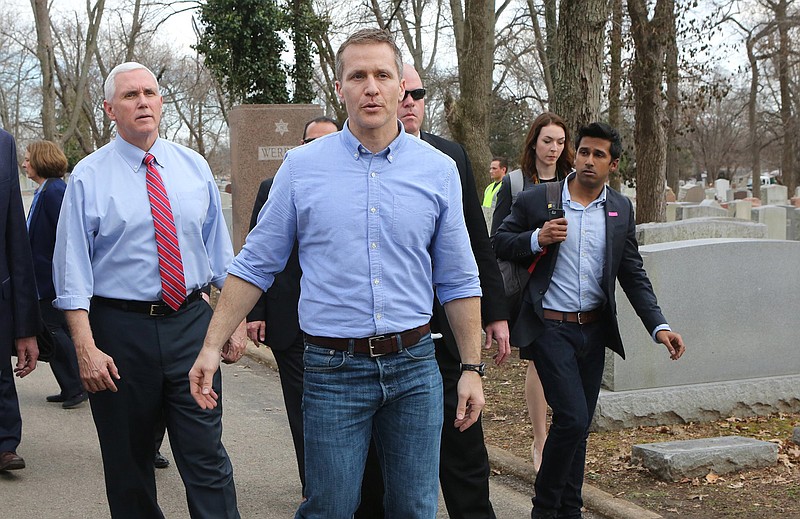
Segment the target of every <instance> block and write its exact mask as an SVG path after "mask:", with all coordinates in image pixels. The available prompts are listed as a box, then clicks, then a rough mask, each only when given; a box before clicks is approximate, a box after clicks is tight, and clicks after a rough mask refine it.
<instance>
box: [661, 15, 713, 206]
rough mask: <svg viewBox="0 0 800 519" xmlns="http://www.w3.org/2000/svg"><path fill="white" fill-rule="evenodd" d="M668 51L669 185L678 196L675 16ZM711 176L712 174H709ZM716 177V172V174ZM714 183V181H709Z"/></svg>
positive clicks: (667, 131)
mask: <svg viewBox="0 0 800 519" xmlns="http://www.w3.org/2000/svg"><path fill="white" fill-rule="evenodd" d="M666 37H667V49H666V63H665V66H664V68H665V72H666V76H667V114H666V115H667V118H666V123H667V124H666V133H667V172H666V174H667V185H668V186H669V187H670V188H672V192H673V193H675V195H677V194H678V180H679V177H680V171H679V169H678V144H677V142H676V141H677V140H678V125H679V121H678V117H679V108H680V102H681V101H680V92H679V90H678V81H679V80H680V77H679V72H678V38H677V28H676V27H675V15H674V13H673V15H672V16H670V27H669V30H668V32H667V34H666ZM709 174H710V173H709ZM714 175H716V172H714ZM709 180H711V181H713V180H714V179H713V178H711V179H709Z"/></svg>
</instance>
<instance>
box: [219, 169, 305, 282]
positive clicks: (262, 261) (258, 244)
mask: <svg viewBox="0 0 800 519" xmlns="http://www.w3.org/2000/svg"><path fill="white" fill-rule="evenodd" d="M296 213H297V209H296V207H295V205H294V202H293V193H292V184H291V159H290V158H289V157H288V156H287V158H286V159H285V161H284V163H283V164H282V165H281V167H280V169H279V170H278V173H277V174H276V175H275V180H274V182H273V184H272V189H271V190H270V196H269V199H268V200H267V202H266V204H264V208H263V209H262V210H261V213H260V214H259V216H258V222H257V223H256V226H255V227H253V229H252V230H251V231H250V233H249V234H248V235H247V238H246V240H245V244H244V247H242V250H241V251H240V252H239V254H237V255H236V257H235V258H234V260H233V263H232V264H231V267H230V269H229V270H228V272H229V273H230V274H233V275H234V276H236V277H238V278H241V279H243V280H245V281H247V282H248V283H251V284H253V285H256V286H257V287H259V288H261V290H263V291H265V292H266V291H267V290H268V289H269V287H271V286H272V283H273V281H274V280H275V274H277V273H278V272H280V271H282V270H283V268H284V266H285V265H286V261H287V260H288V259H289V254H291V252H292V247H293V245H294V241H295V238H296V236H297V216H296Z"/></svg>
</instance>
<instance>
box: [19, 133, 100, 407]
mask: <svg viewBox="0 0 800 519" xmlns="http://www.w3.org/2000/svg"><path fill="white" fill-rule="evenodd" d="M22 168H23V169H24V170H25V172H26V173H27V175H28V178H30V179H31V180H33V181H34V182H36V183H37V184H39V187H38V188H37V189H36V192H35V193H34V195H33V203H32V204H31V209H30V212H29V213H28V237H29V239H30V242H31V251H32V252H33V268H34V272H35V274H36V288H37V290H38V291H39V308H40V310H41V312H42V319H43V320H44V322H45V325H47V328H48V329H49V330H50V332H52V334H53V338H54V341H55V344H56V353H55V356H54V357H53V359H52V360H51V361H50V367H51V368H52V370H53V375H55V377H56V381H57V382H58V385H59V387H60V388H61V391H60V392H59V393H57V394H55V395H50V396H48V397H47V401H48V402H59V403H61V407H63V408H64V409H73V408H75V407H78V406H79V405H81V404H82V403H83V402H84V401H85V400H86V399H87V398H88V395H87V393H86V391H85V390H84V389H83V384H82V383H81V378H80V373H79V372H78V359H77V356H76V354H75V346H74V345H73V344H72V339H71V338H70V336H69V330H68V329H67V322H66V320H65V318H64V314H63V313H62V312H61V311H60V310H57V309H55V308H53V305H52V301H53V300H54V299H55V298H56V293H55V289H54V288H53V248H54V247H55V243H56V226H57V225H58V215H59V212H60V211H61V201H62V200H63V199H64V190H65V189H66V188H67V185H66V183H65V182H64V180H63V177H64V175H65V174H66V173H67V157H66V156H65V155H64V152H63V151H61V149H60V148H59V147H58V146H57V145H56V144H55V143H52V142H50V141H36V142H33V143H31V144H30V145H29V146H28V149H27V150H25V162H23V163H22Z"/></svg>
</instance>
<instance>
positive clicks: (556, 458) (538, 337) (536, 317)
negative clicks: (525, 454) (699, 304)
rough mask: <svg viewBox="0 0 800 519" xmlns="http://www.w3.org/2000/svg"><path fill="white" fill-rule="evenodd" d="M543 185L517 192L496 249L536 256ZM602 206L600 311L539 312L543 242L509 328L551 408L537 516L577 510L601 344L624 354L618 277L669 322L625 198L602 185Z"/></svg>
mask: <svg viewBox="0 0 800 519" xmlns="http://www.w3.org/2000/svg"><path fill="white" fill-rule="evenodd" d="M561 185H562V186H563V181H562V182H561ZM546 191H547V189H546V187H545V186H544V185H537V186H534V187H532V188H531V189H530V190H527V191H523V192H521V193H520V194H519V196H518V198H517V200H516V202H515V203H514V205H513V207H512V209H511V214H510V215H509V216H508V217H507V218H506V219H505V220H504V221H503V223H502V224H501V225H500V227H499V228H498V230H497V233H496V234H495V235H494V237H493V240H494V247H495V251H496V252H497V255H498V257H500V258H504V259H509V260H520V261H522V262H525V263H526V264H530V262H531V260H532V259H533V257H534V255H533V254H532V253H531V246H530V240H531V235H532V233H533V231H534V230H535V229H537V228H541V227H542V226H543V225H544V223H545V222H546V221H547V220H548V214H547V200H546ZM603 210H604V213H605V223H606V251H605V264H604V268H603V276H602V279H601V280H600V285H601V287H602V290H603V293H604V295H605V300H606V303H605V305H604V307H603V315H602V317H601V318H600V319H599V320H598V321H594V322H592V323H590V324H584V325H581V324H577V323H562V322H556V321H549V320H545V319H544V316H543V304H542V301H543V299H544V296H545V294H546V293H547V290H548V288H549V286H550V281H551V278H552V274H553V269H554V268H555V264H556V261H557V259H558V256H559V250H560V249H559V245H558V244H555V245H550V246H548V251H547V254H545V255H544V256H542V257H541V260H540V261H539V263H538V264H537V266H536V268H535V270H534V272H533V275H532V276H531V280H530V283H529V284H528V286H527V290H526V291H525V293H524V294H523V301H522V305H521V309H520V311H519V315H518V316H517V319H516V322H515V324H514V327H513V329H512V331H511V342H512V344H515V345H518V346H520V347H521V348H523V349H524V350H527V352H528V353H530V354H529V355H528V354H526V355H525V357H526V358H532V359H533V361H534V362H535V364H536V368H537V371H538V372H539V377H540V378H541V381H542V386H543V388H544V393H545V397H546V398H547V402H548V403H549V404H550V407H551V408H552V409H553V421H552V425H551V427H550V433H549V435H548V437H547V442H546V444H545V447H544V452H543V457H542V467H541V470H540V471H539V474H538V476H537V478H536V483H535V489H536V496H535V497H534V499H533V503H534V509H535V511H536V512H538V514H537V517H538V516H543V515H542V514H546V513H551V514H557V516H558V517H564V518H577V517H581V515H580V514H581V512H580V510H581V506H582V504H583V501H582V499H581V487H582V484H583V474H584V466H585V460H586V438H587V437H588V434H589V425H590V424H591V421H592V416H593V413H594V409H595V406H596V404H597V396H598V393H599V391H600V382H601V379H602V374H603V364H604V352H605V349H604V347H608V348H611V349H612V350H613V351H615V352H616V353H618V354H619V355H620V356H622V357H623V358H624V355H625V352H624V350H623V347H622V340H621V339H620V334H619V326H618V324H617V312H616V299H615V294H614V291H615V288H616V286H615V282H616V280H619V283H620V286H622V288H623V290H624V291H625V294H626V295H627V297H628V299H629V300H630V302H631V305H632V306H633V308H634V309H635V310H636V313H637V314H638V315H639V317H640V319H641V320H642V322H643V323H644V325H645V327H646V328H647V330H648V331H649V332H651V333H652V331H653V330H654V329H655V328H656V327H657V326H658V325H660V324H665V323H666V322H667V321H666V319H665V318H664V316H663V315H662V314H661V310H660V309H659V307H658V304H657V302H656V297H655V294H654V293H653V288H652V285H651V284H650V281H649V280H648V278H647V274H646V273H645V271H644V269H643V267H642V258H641V256H640V255H639V251H638V245H637V243H636V235H635V232H636V225H635V223H634V216H633V207H632V205H631V203H630V201H629V200H628V199H627V198H625V197H624V196H622V195H621V194H619V193H618V192H616V191H614V190H612V189H610V188H608V189H607V191H606V203H605V207H604V209H603ZM568 232H569V231H568ZM554 516H555V515H554Z"/></svg>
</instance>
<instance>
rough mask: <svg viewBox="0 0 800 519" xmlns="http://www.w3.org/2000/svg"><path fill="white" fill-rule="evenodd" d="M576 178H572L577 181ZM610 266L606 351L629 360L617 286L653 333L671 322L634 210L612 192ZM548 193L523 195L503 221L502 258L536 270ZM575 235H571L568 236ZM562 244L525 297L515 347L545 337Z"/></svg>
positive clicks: (606, 273)
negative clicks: (647, 263) (648, 268)
mask: <svg viewBox="0 0 800 519" xmlns="http://www.w3.org/2000/svg"><path fill="white" fill-rule="evenodd" d="M573 177H574V175H570V177H568V178H573ZM563 182H564V181H562V182H560V184H561V185H562V186H563ZM605 213H606V261H605V266H604V268H603V279H602V282H601V286H602V287H603V292H604V293H605V296H606V300H607V304H606V306H605V309H604V310H605V313H606V316H605V317H604V320H605V322H606V323H607V325H608V339H607V340H608V342H607V344H606V345H605V346H607V347H609V348H611V349H612V350H614V351H615V352H617V353H618V354H619V355H620V356H621V357H622V358H625V350H624V349H623V347H622V339H621V338H620V335H619V325H618V323H617V306H616V299H615V295H614V292H615V289H616V284H615V282H616V280H619V283H620V286H622V288H623V290H624V291H625V295H627V296H628V299H629V300H630V302H631V305H632V306H633V308H634V310H636V313H637V314H638V315H639V318H640V319H641V320H642V323H643V324H644V326H645V328H647V331H648V332H651V333H652V331H653V330H654V329H655V327H656V326H658V325H660V324H665V323H666V322H667V320H666V319H665V318H664V316H663V315H662V313H661V309H660V308H659V307H658V303H657V302H656V296H655V294H654V293H653V287H652V285H651V284H650V280H649V279H648V278H647V274H646V273H645V271H644V268H643V267H642V257H641V255H640V254H639V245H638V243H637V242H636V224H635V222H634V214H633V205H632V204H631V202H630V200H628V199H627V198H625V197H624V196H623V195H621V194H620V193H618V192H617V191H614V190H613V189H611V188H608V190H607V195H606V206H605ZM547 219H548V218H547V188H546V186H545V185H542V184H540V185H536V186H533V187H532V188H531V189H529V190H527V191H523V192H521V193H520V194H519V196H518V197H517V200H516V202H515V203H514V205H513V206H512V208H511V214H510V215H509V216H508V217H507V218H506V219H505V220H504V221H503V223H502V224H501V225H500V227H499V228H498V230H497V233H496V234H495V236H494V248H495V251H496V252H497V256H498V257H500V258H503V259H508V260H518V261H521V262H523V263H525V262H527V264H530V262H531V260H532V259H533V258H534V255H533V254H532V253H531V246H530V244H531V235H532V234H533V231H534V230H535V229H537V228H541V227H542V226H543V225H544V223H545V222H546V221H547ZM567 232H569V231H567ZM558 250H559V247H558V244H556V245H550V246H549V247H548V250H547V253H546V254H545V255H544V256H542V257H541V259H540V261H539V263H538V264H537V265H536V269H535V270H534V271H533V275H532V276H531V280H530V282H529V283H528V286H527V290H526V292H525V294H524V295H523V301H522V308H521V309H520V312H519V316H518V317H517V321H516V324H515V325H514V328H513V330H512V331H511V343H512V344H514V345H515V346H519V347H526V346H530V345H531V344H532V343H533V341H534V340H535V339H536V338H537V337H538V336H539V335H541V333H542V332H543V331H544V317H543V312H542V309H543V308H542V300H543V298H544V294H545V293H546V292H547V289H548V287H549V286H550V278H551V277H552V275H553V268H554V267H555V264H556V259H557V258H558Z"/></svg>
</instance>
